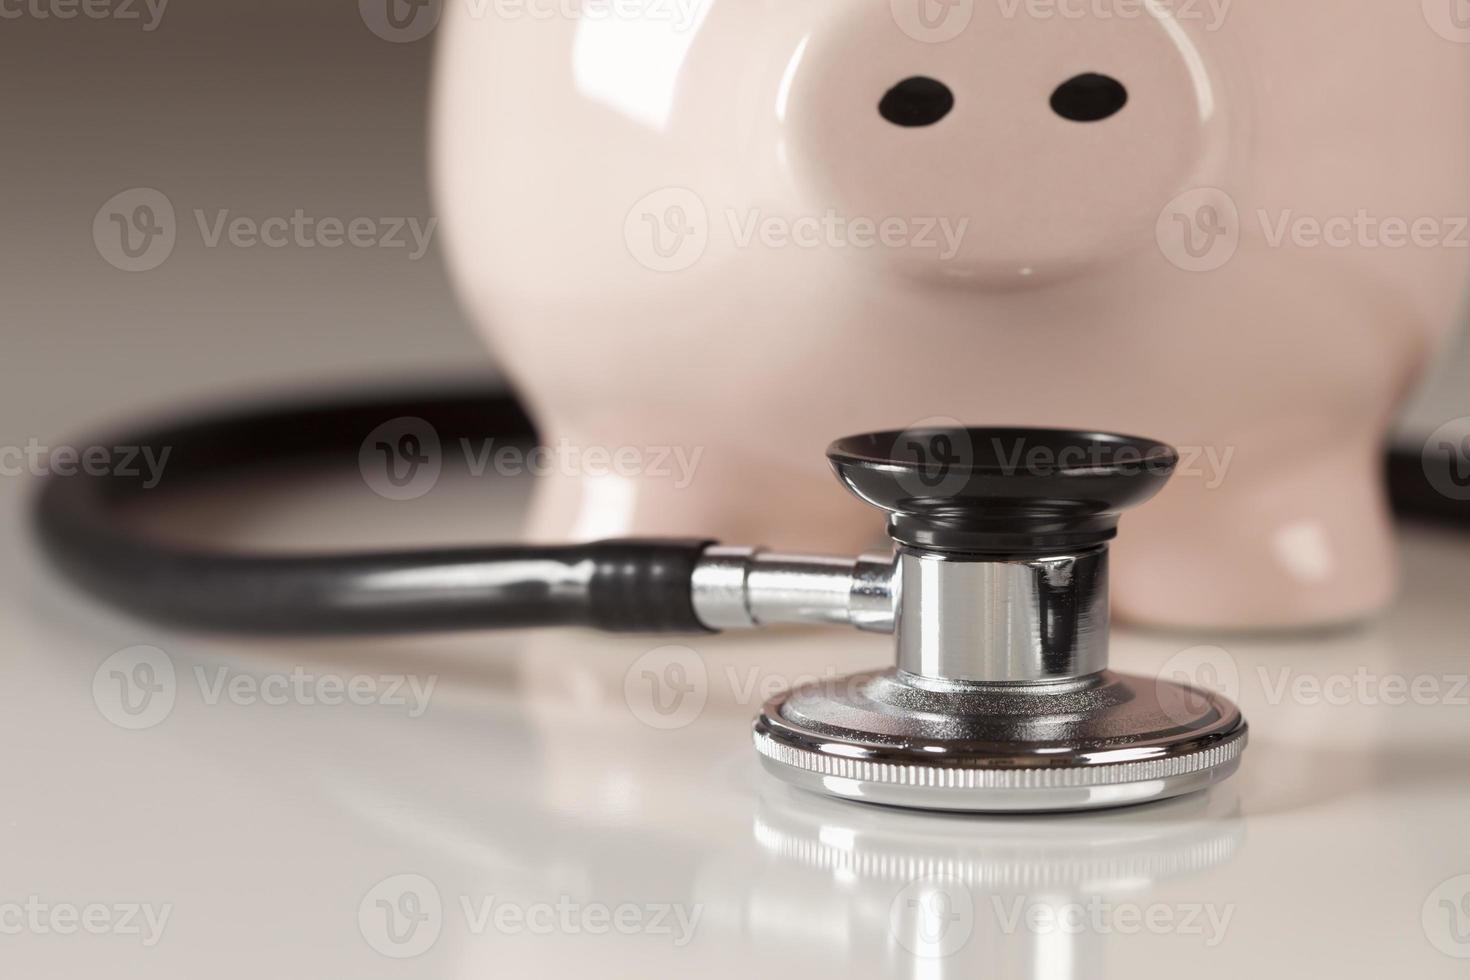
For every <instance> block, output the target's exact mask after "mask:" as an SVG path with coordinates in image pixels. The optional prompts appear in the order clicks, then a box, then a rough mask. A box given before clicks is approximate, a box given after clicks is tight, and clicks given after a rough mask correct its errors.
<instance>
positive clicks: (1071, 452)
mask: <svg viewBox="0 0 1470 980" xmlns="http://www.w3.org/2000/svg"><path fill="white" fill-rule="evenodd" d="M405 416H412V417H417V418H422V419H424V420H425V421H426V422H428V423H429V424H430V425H432V426H433V427H434V428H435V429H436V430H437V431H438V432H439V433H440V434H441V436H444V437H448V438H455V437H458V436H461V435H463V436H484V435H487V434H490V435H497V436H500V437H502V438H510V437H516V436H521V437H527V438H529V437H530V435H531V431H532V430H531V425H530V422H529V420H528V419H527V418H526V416H525V415H524V413H523V412H522V410H521V408H520V406H519V405H518V404H517V402H516V401H515V400H514V399H513V398H511V397H509V396H506V395H499V396H494V397H489V398H487V397H484V396H479V395H468V396H430V397H408V398H402V399H396V400H394V399H377V400H372V401H367V402H361V403H354V404H337V405H329V406H324V407H322V406H318V407H310V408H301V407H287V408H281V409H275V410H263V411H257V412H253V413H245V414H239V415H228V416H221V417H215V418H206V419H201V420H198V421H189V422H183V423H177V424H173V425H168V426H164V427H160V428H157V429H154V430H152V431H148V432H143V433H138V434H133V435H130V436H127V437H125V438H122V439H118V440H115V441H111V442H108V443H99V444H111V445H130V446H140V447H158V448H159V449H162V448H165V447H166V448H167V450H168V452H169V456H168V460H169V462H168V467H167V470H166V479H165V480H164V482H165V483H166V484H167V487H166V488H165V489H166V490H167V491H168V492H170V493H172V492H176V491H177V490H179V489H180V488H187V487H188V486H189V485H190V484H197V483H199V482H202V481H204V480H211V481H220V480H227V479H229V478H230V477H231V476H233V475H237V474H238V473H240V472H241V471H243V470H248V469H252V468H259V467H263V466H267V465H269V466H271V467H274V468H277V470H279V468H281V467H283V466H288V465H291V464H293V463H301V462H307V461H310V462H313V463H317V462H320V463H331V462H343V461H346V460H348V459H349V458H350V459H353V460H355V458H356V455H357V452H358V447H359V445H360V444H361V442H362V439H363V437H364V436H365V435H366V434H368V433H369V432H371V431H373V430H374V429H375V428H377V427H378V426H379V425H381V424H382V423H383V422H384V421H385V420H387V419H393V418H400V417H405ZM827 457H828V460H829V462H830V463H831V466H832V469H833V471H834V472H835V473H836V475H837V478H838V479H839V480H840V481H841V482H842V484H843V485H844V486H845V487H846V488H847V489H848V490H849V491H850V492H852V493H854V494H856V495H857V496H858V497H860V498H861V499H862V500H864V501H866V502H867V503H869V504H871V505H873V506H874V507H876V508H879V509H880V510H882V511H884V512H885V513H886V515H887V530H888V535H889V537H890V538H891V539H892V542H893V550H892V552H891V553H887V554H872V555H862V556H853V557H842V558H838V557H829V556H814V555H800V554H783V553H779V552H772V551H767V550H764V549H761V548H753V547H732V546H727V545H722V544H720V543H717V542H714V541H709V540H617V541H601V542H596V543H591V544H573V545H565V546H551V547H543V546H501V547H474V548H457V549H439V550H423V551H396V552H380V553H342V554H326V555H255V554H233V553H221V552H214V551H203V550H197V549H192V548H185V547H180V546H176V545H172V544H168V543H164V542H161V541H158V540H155V539H153V538H151V537H149V536H147V535H146V534H143V533H141V532H138V531H137V530H135V529H134V528H133V527H132V526H131V523H132V522H131V521H130V520H129V518H128V511H129V509H130V508H132V507H134V506H135V505H137V504H138V503H139V502H140V501H141V500H143V499H144V498H145V497H146V496H147V495H148V494H151V493H153V492H155V489H154V488H153V487H152V485H151V484H149V483H147V482H146V481H145V480H144V479H143V477H142V476H141V475H133V476H128V475H123V474H117V473H113V474H108V475H93V474H89V473H87V472H85V471H76V472H72V473H70V474H69V475H65V476H63V475H56V474H53V475H51V476H49V477H48V478H47V479H46V481H45V484H44V486H43V489H42V492H41V494H40V497H39V501H38V507H37V514H36V519H37V527H38V531H39V536H40V539H41V542H42V545H43V547H44V549H45V550H46V552H47V553H48V554H49V555H50V556H51V558H52V559H53V561H54V562H55V563H56V565H57V566H58V567H59V568H60V569H62V571H63V572H64V573H65V574H66V575H67V576H68V577H70V578H71V579H73V580H74V581H76V582H77V583H79V584H80V585H82V586H83V587H85V588H86V589H88V590H89V591H90V592H92V593H94V594H95V595H97V596H98V597H100V598H102V599H105V600H107V601H109V602H111V603H113V604H115V605H118V606H120V607H122V608H124V609H127V610H130V611H132V612H135V613H138V614H141V615H143V616H146V617H149V618H152V619H157V620H161V621H165V622H171V623H175V624H179V625H183V626H187V627H193V628H203V629H209V630H223V631H229V632H242V633H254V634H261V633H277V634H323V633H329V634H353V633H355V634H362V633H378V632H414V631H428V630H457V629H498V628H522V627H535V626H573V625H574V626H584V627H592V628H594V629H599V630H607V631H613V632H631V633H683V634H708V633H715V632H722V631H727V630H746V629H754V628H759V627H764V626H772V625H786V624H823V625H847V626H850V627H856V628H857V629H860V630H865V631H871V632H878V633H891V634H893V635H894V637H895V650H896V663H895V665H894V666H893V667H891V668H889V669H887V670H883V671H876V672H870V673H863V674H856V675H852V676H848V677H843V678H840V679H837V680H835V681H833V680H826V681H823V680H817V681H812V682H809V683H806V684H802V685H798V686H796V687H794V688H792V689H791V690H788V691H786V692H784V693H782V694H780V695H778V696H777V697H775V698H773V699H772V700H770V701H769V702H768V703H767V704H766V705H765V706H764V708H763V709H762V711H761V713H760V715H759V717H758V718H757V719H756V721H755V726H754V743H755V748H756V750H757V752H758V753H759V754H760V757H761V761H762V763H763V765H764V766H765V768H766V769H767V770H769V771H770V772H771V773H773V774H774V775H776V776H778V777H780V778H781V779H784V780H786V781H787V782H789V783H792V784H794V785H796V786H798V787H802V788H804V789H808V790H812V791H815V792H818V793H824V794H827V795H830V796H836V797H841V798H845V799H849V800H856V801H861V802H866V803H876V804H885V805H891V806H901V807H911V808H918V809H931V810H946V811H974V812H1034V811H1055V810H1085V809H1095V808H1102V807H1114V806H1123V805H1129V804H1136V803H1144V802H1148V801H1151V800H1161V799H1166V798H1169V797H1175V796H1179V795H1182V794H1185V793H1191V792H1195V791H1197V790H1201V789H1204V788H1206V787H1208V786H1210V785H1211V784H1213V783H1215V782H1218V781H1219V780H1222V779H1225V778H1226V777H1228V776H1229V775H1230V774H1231V773H1232V772H1234V771H1235V769H1236V768H1237V767H1238V766H1239V764H1240V758H1241V754H1242V752H1243V751H1244V749H1245V746H1246V739H1247V726H1246V722H1245V719H1244V718H1243V717H1242V715H1241V712H1240V711H1239V709H1238V708H1237V707H1236V706H1235V705H1234V704H1232V703H1231V702H1230V701H1229V700H1227V699H1226V698H1224V697H1222V696H1220V695H1219V694H1217V693H1215V692H1212V691H1208V690H1203V689H1201V688H1198V687H1195V686H1191V685H1188V684H1184V683H1179V682H1175V681H1171V680H1162V679H1152V678H1144V677H1139V676H1131V675H1126V674H1120V673H1116V672H1114V671H1111V670H1109V669H1108V627H1109V621H1108V544H1109V542H1110V541H1111V540H1112V539H1113V537H1114V536H1115V535H1116V533H1117V528H1118V522H1119V518H1120V516H1121V514H1122V512H1123V511H1125V510H1127V509H1129V508H1131V507H1134V506H1138V505H1141V504H1143V503H1145V502H1146V501H1147V500H1148V499H1149V498H1150V497H1152V496H1153V495H1154V494H1155V493H1157V492H1158V491H1159V490H1160V489H1161V488H1162V487H1163V485H1164V484H1165V482H1166V481H1167V480H1168V479H1169V476H1170V475H1171V473H1172V471H1173V469H1174V466H1175V465H1176V463H1177V461H1178V455H1177V453H1176V452H1175V451H1174V450H1173V449H1172V448H1170V447H1169V446H1166V445H1164V444H1162V443H1159V442H1155V441H1153V440H1149V439H1142V438H1137V437H1131V436H1122V435H1114V434H1109V433H1101V432H1085V431H1067V430H1058V429H1020V428H997V429H967V428H921V429H911V430H905V431H891V432H879V433H870V434H865V435H858V436H852V437H848V438H843V439H838V440H837V441H836V442H834V443H832V445H831V446H830V447H829V449H828V452H827ZM1421 474H1422V467H1421V463H1420V460H1419V459H1417V458H1400V457H1395V459H1394V461H1393V465H1392V466H1391V469H1390V476H1391V485H1392V486H1393V488H1394V491H1395V495H1396V498H1397V500H1398V502H1399V503H1400V504H1401V505H1402V506H1403V507H1404V508H1405V509H1408V510H1411V511H1416V512H1420V513H1426V514H1433V515H1438V516H1454V517H1455V518H1456V519H1457V520H1463V514H1462V513H1461V512H1460V511H1459V510H1458V509H1453V508H1449V507H1447V506H1446V502H1445V498H1443V496H1442V495H1438V494H1436V493H1434V492H1433V491H1432V489H1430V488H1429V486H1428V485H1427V483H1426V482H1425V481H1424V480H1423V478H1422V475H1421ZM1451 510H1453V515H1451Z"/></svg>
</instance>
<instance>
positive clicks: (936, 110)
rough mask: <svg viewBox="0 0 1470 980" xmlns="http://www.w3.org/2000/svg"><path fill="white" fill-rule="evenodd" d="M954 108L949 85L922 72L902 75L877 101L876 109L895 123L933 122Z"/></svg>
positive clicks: (928, 124)
mask: <svg viewBox="0 0 1470 980" xmlns="http://www.w3.org/2000/svg"><path fill="white" fill-rule="evenodd" d="M953 108H954V93H953V92H951V91H950V90H949V86H948V85H945V84H944V83H943V82H940V81H936V80H934V79H932V78H924V77H923V76H922V75H916V76H914V77H913V78H905V79H904V80H903V81H901V82H899V83H898V84H897V85H895V86H893V88H891V89H889V90H888V92H887V94H885V95H884V96H883V101H881V102H879V103H878V112H879V113H880V114H881V115H882V116H883V118H884V119H887V120H888V121H889V122H891V123H893V124H894V125H895V126H932V125H934V124H935V123H937V122H939V120H941V119H943V118H944V117H945V116H947V115H949V110H951V109H953Z"/></svg>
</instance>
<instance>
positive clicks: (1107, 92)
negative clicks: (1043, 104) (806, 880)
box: [1051, 72, 1128, 122]
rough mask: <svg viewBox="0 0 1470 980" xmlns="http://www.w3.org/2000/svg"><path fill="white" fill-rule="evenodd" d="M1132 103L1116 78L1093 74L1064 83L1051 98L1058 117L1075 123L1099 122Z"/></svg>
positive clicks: (1079, 76)
mask: <svg viewBox="0 0 1470 980" xmlns="http://www.w3.org/2000/svg"><path fill="white" fill-rule="evenodd" d="M1127 104H1128V90H1127V89H1126V88H1124V87H1123V83H1122V82H1120V81H1118V80H1117V79H1116V78H1109V77H1108V76H1107V75H1098V74H1094V73H1092V72H1089V73H1087V74H1085V75H1078V76H1077V77H1076V78H1072V79H1068V80H1067V81H1065V82H1063V83H1062V84H1061V85H1060V86H1059V87H1058V88H1057V90H1056V91H1055V92H1053V93H1052V96H1051V107H1052V109H1053V111H1055V112H1056V114H1057V115H1059V116H1061V117H1062V118H1063V119H1070V120H1072V121H1073V122H1098V121H1099V120H1102V119H1106V118H1108V117H1109V116H1111V115H1114V114H1115V113H1117V112H1118V111H1119V110H1120V109H1122V108H1123V107H1124V106H1125V105H1127Z"/></svg>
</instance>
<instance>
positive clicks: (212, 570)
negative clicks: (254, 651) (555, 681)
mask: <svg viewBox="0 0 1470 980" xmlns="http://www.w3.org/2000/svg"><path fill="white" fill-rule="evenodd" d="M402 417H414V418H420V419H423V420H424V421H425V422H427V423H429V424H430V425H431V426H433V427H434V429H435V430H436V431H437V432H438V434H439V435H440V437H441V438H442V439H445V440H451V439H456V438H460V437H465V438H481V439H483V438H485V437H491V436H493V437H498V438H500V439H504V440H516V439H524V440H526V441H530V440H532V439H534V438H535V433H534V429H533V427H532V424H531V421H530V419H529V418H528V417H527V416H526V414H525V412H524V411H523V410H522V408H521V406H520V404H519V403H518V402H517V401H516V400H515V398H514V397H513V396H512V395H509V394H506V393H503V392H489V393H487V392H485V391H480V390H473V391H471V390H464V391H459V392H456V393H445V392H444V391H443V390H442V389H440V390H436V391H434V392H429V393H425V392H407V393H404V394H402V395H399V396H396V397H395V396H384V395H376V396H372V397H367V398H361V399H358V400H354V401H342V402H335V403H322V404H303V405H286V406H281V407H276V408H264V409H261V408H257V409H253V410H248V411H245V412H241V413H238V414H231V413H225V414H220V415H213V416H208V417H204V418H201V419H198V420H193V421H185V422H181V423H177V424H173V425H168V426H163V427H160V428H157V429H154V430H151V431H140V432H135V433H129V434H124V435H122V436H119V437H114V438H111V439H105V440H92V441H89V442H88V443H87V444H88V445H99V446H136V447H142V446H147V447H152V448H154V449H155V451H156V452H157V451H161V450H162V449H163V448H165V447H166V448H168V450H169V453H170V455H169V457H168V461H167V465H166V466H165V467H164V476H163V479H162V480H161V481H160V483H159V485H158V486H157V487H147V486H145V483H146V478H145V475H144V474H142V473H139V474H138V475H136V476H128V475H124V474H119V473H109V474H107V475H104V476H95V475H87V474H86V473H85V472H83V471H81V470H78V471H76V472H74V473H73V474H71V475H67V476H57V475H51V476H48V477H46V478H45V480H44V481H43V483H42V487H41V491H40V494H39V496H38V498H37V502H36V514H35V526H36V531H37V534H38V537H39V540H40V544H41V547H42V549H43V550H44V552H45V553H46V554H47V555H48V556H49V557H50V559H51V560H52V562H53V563H54V564H55V565H56V566H57V567H58V568H59V569H60V570H61V571H62V572H63V573H64V574H65V575H66V576H67V577H68V578H70V579H71V580H73V581H74V582H76V583H77V584H78V585H80V586H82V587H83V588H84V589H86V590H87V591H89V592H90V593H92V594H93V595H95V596H97V597H98V598H100V599H103V600H105V601H107V602H109V603H111V604H112V605H115V606H118V607H120V608H122V609H125V610H127V611H130V612H132V613H135V614H138V615H141V616H143V617H145V618H149V619H153V620H157V621H161V622H166V623H170V624H175V625H181V626H188V627H193V628H198V629H206V630H217V631H224V632H231V633H247V634H364V633H409V632H428V631H436V630H463V629H496V628H513V627H530V626H587V627H593V628H596V629H602V630H609V631H614V632H642V633H708V632H711V631H710V630H708V629H707V628H706V627H705V626H704V625H703V624H702V623H701V622H700V621H699V619H698V617H697V616H696V615H695V612H694V608H693V602H692V599H691V596H690V578H691V575H692V573H693V570H694V566H695V564H696V563H697V562H698V560H699V557H700V555H701V554H702V553H703V552H704V550H705V549H706V548H707V547H709V546H710V545H711V544H713V543H714V542H712V541H703V540H669V541H659V540H646V541H640V540H629V541H603V542H597V543H593V544H579V545H567V546H558V547H532V546H509V545H508V546H484V547H474V548H452V549H432V550H419V551H393V552H363V553H354V552H344V553H337V554H320V555H294V554H293V555H268V554H249V553H231V552H217V551H205V550H198V549H191V548H184V547H180V546H175V545H171V544H168V543H164V542H161V541H157V540H154V539H152V538H150V537H148V536H146V535H144V534H141V533H139V532H137V531H135V530H132V529H130V528H129V523H130V522H129V520H128V519H127V515H128V511H129V510H130V509H131V508H133V507H135V506H137V505H141V504H146V503H148V502H150V501H154V500H158V501H162V500H165V499H167V496H168V495H170V494H174V493H178V492H183V491H186V490H187V489H188V487H189V486H190V485H191V484H197V483H198V482H200V481H203V480H217V479H226V478H228V477H229V476H230V475H232V474H237V473H239V472H242V471H245V470H249V469H258V468H261V467H265V466H270V467H272V468H273V469H276V470H279V469H281V468H282V467H285V466H289V465H293V464H295V465H305V464H312V465H335V466H355V465H356V463H357V454H358V450H359V448H360V446H361V444H362V441H363V439H364V438H365V437H366V436H367V435H368V434H369V433H370V432H372V431H373V430H374V429H375V428H377V427H378V426H379V425H381V424H382V423H384V422H386V421H388V420H390V419H396V418H402ZM1450 465H1452V463H1451V461H1449V460H1435V459H1428V458H1425V457H1423V456H1421V454H1419V453H1415V452H1410V451H1402V450H1401V451H1395V452H1393V453H1391V454H1390V455H1389V457H1388V460H1387V467H1386V476H1387V480H1388V488H1389V494H1390V497H1391V499H1392V500H1393V503H1394V506H1395V509H1396V510H1397V511H1398V512H1399V513H1400V514H1402V515H1405V516H1409V517H1415V518H1420V519H1426V520H1430V521H1435V522H1438V523H1441V524H1450V525H1456V526H1460V527H1463V526H1465V525H1466V524H1470V505H1467V504H1466V503H1465V502H1462V501H1459V500H1455V499H1452V498H1450V497H1447V496H1445V495H1444V494H1443V493H1440V492H1439V491H1438V490H1436V489H1435V487H1434V485H1433V484H1434V482H1436V481H1432V480H1431V479H1430V476H1429V468H1430V467H1431V466H1436V467H1441V468H1445V467H1448V466H1450ZM1444 475H1445V474H1439V476H1440V477H1443V476H1444ZM1438 482H1440V483H1441V484H1443V483H1444V480H1443V479H1442V478H1441V479H1439V480H1438ZM155 494H157V496H156V497H155Z"/></svg>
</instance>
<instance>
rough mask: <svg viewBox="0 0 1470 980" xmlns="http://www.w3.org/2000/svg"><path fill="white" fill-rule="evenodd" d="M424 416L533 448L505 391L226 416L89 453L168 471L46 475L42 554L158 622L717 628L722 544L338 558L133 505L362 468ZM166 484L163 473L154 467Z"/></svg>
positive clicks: (358, 627)
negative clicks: (369, 455) (184, 532)
mask: <svg viewBox="0 0 1470 980" xmlns="http://www.w3.org/2000/svg"><path fill="white" fill-rule="evenodd" d="M401 417H415V418H420V419H423V420H424V421H425V422H427V423H429V424H430V425H431V426H433V427H434V429H435V430H436V431H437V433H438V434H439V436H440V437H441V439H444V440H452V439H457V438H459V437H475V438H485V437H487V436H494V437H498V438H500V439H503V440H514V439H525V440H527V441H529V440H532V439H534V430H533V428H532V425H531V422H530V420H529V419H528V418H527V417H526V414H525V413H524V412H523V411H522V409H521V407H520V405H519V404H518V403H517V402H516V400H515V399H514V397H512V396H510V395H507V394H504V393H488V394H487V393H486V392H483V391H462V392H459V393H454V394H444V393H442V392H435V393H431V394H424V393H417V394H406V395H403V396H399V397H391V396H390V397H384V396H376V397H370V398H366V399H363V400H356V401H348V402H342V403H335V404H316V405H297V406H282V407H275V408H264V409H259V408H258V409H253V410H248V411H246V412H243V413H239V414H221V415H215V416H209V417H204V418H201V419H198V420H191V421H185V422H180V423H176V424H172V425H166V426H163V427H159V428H156V429H153V430H151V431H139V432H134V433H126V434H122V435H120V436H114V437H112V438H108V439H102V440H89V441H88V442H87V443H86V444H87V445H97V446H129V447H144V446H146V447H151V448H153V449H154V450H155V458H156V456H157V453H158V452H161V451H162V449H163V448H165V447H166V448H167V449H168V451H169V455H168V458H167V462H166V465H165V466H164V467H163V478H162V479H161V480H159V482H158V484H157V486H152V487H150V486H146V485H145V484H146V483H147V482H148V478H147V477H148V474H144V473H143V472H141V468H137V469H139V472H137V473H136V474H131V475H130V474H121V473H108V474H106V475H88V474H87V473H85V472H83V471H82V470H81V469H80V468H79V469H76V470H71V469H70V468H68V474H67V475H55V473H54V468H53V473H52V475H48V476H47V477H45V479H44V480H43V482H42V486H41V489H40V493H39V495H38V496H37V499H36V504H35V529H36V533H37V536H38V539H39V542H40V545H41V548H42V550H43V551H44V552H45V554H46V555H48V556H49V558H50V559H51V561H52V562H53V563H54V564H55V566H56V567H57V568H59V569H60V570H61V571H62V573H63V574H64V575H65V576H66V577H67V578H69V579H71V580H72V581H73V582H75V583H76V584H78V585H79V586H81V587H82V588H84V589H85V590H86V591H88V592H90V593H91V594H93V595H94V596H96V597H97V598H100V599H102V600H104V601H106V602H108V603H110V604H112V605H114V606H117V607H120V608H122V609H124V610H126V611H128V612H131V613H134V614H136V615H140V616H142V617H144V618H146V619H150V620H154V621H158V622H163V623H167V624H171V625H178V626H184V627H189V628H194V629H203V630H209V631H222V632H229V633H244V634H290V635H298V634H300V635H312V634H365V633H414V632H428V631H438V630H472V629H500V628H516V627H531V626H584V627H592V628H595V629H600V630H607V631H613V632H636V633H708V632H711V631H710V630H708V629H707V628H706V627H705V626H704V625H703V624H702V623H701V622H700V621H699V619H698V617H697V616H696V615H695V612H694V608H693V603H692V599H691V595H690V578H691V575H692V573H693V571H694V566H695V564H696V562H698V560H699V557H700V555H701V554H702V553H703V552H704V550H705V548H707V547H708V546H709V545H710V544H712V543H713V542H710V541H684V540H668V541H660V540H626V541H603V542H596V543H592V544H576V545H567V546H557V547H533V546H516V545H507V546H493V545H491V546H483V547H466V548H441V549H430V550H419V551H390V552H362V553H354V552H344V553H337V554H302V555H297V554H280V555H272V554H250V553H233V552H220V551H209V550H200V549H197V548H192V547H184V546H178V545H174V544H171V543H166V542H162V541H159V540H155V539H153V538H151V537H148V536H147V535H145V534H143V533H141V532H139V531H137V530H134V529H133V528H131V527H130V524H132V523H135V522H132V521H130V520H129V513H130V510H131V509H132V508H135V507H137V506H140V505H148V504H151V503H154V502H157V503H162V502H163V501H165V500H167V499H168V496H169V495H172V494H176V493H179V492H184V491H187V489H188V488H189V487H190V486H191V485H196V486H197V485H198V483H199V482H201V481H204V480H219V479H226V478H228V477H229V476H230V475H232V474H238V473H240V472H242V471H246V470H250V469H257V470H258V469H260V468H261V467H264V466H270V467H272V468H273V470H275V471H280V470H281V469H282V468H284V467H288V466H293V465H297V466H299V465H308V464H309V465H313V466H315V465H335V466H344V465H350V466H355V465H356V461H357V454H358V450H359V447H360V446H361V445H362V442H363V439H364V438H365V437H366V436H367V435H368V434H369V433H371V432H372V431H373V430H374V429H375V428H377V427H378V426H379V425H381V424H383V423H384V422H387V421H389V420H391V419H396V418H401ZM154 475H155V476H156V474H154Z"/></svg>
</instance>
